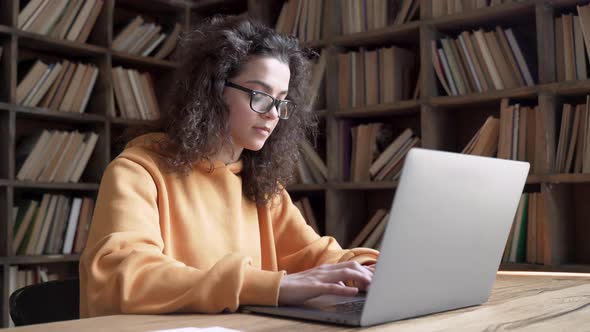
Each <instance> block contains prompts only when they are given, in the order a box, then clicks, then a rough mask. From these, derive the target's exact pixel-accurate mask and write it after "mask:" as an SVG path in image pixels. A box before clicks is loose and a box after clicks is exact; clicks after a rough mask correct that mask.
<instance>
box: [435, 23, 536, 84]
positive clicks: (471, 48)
mask: <svg viewBox="0 0 590 332" xmlns="http://www.w3.org/2000/svg"><path fill="white" fill-rule="evenodd" d="M440 44H441V46H442V47H438V46H437V44H436V42H435V41H433V42H432V58H433V62H432V63H433V66H434V70H435V73H436V76H437V77H438V79H439V82H440V83H441V85H442V86H443V89H444V90H445V92H446V93H447V95H449V96H451V95H453V96H456V95H464V94H468V93H477V92H484V91H491V90H502V89H505V88H516V87H523V86H533V85H534V84H535V82H534V79H533V76H532V74H531V72H530V70H529V67H528V64H527V62H526V60H525V57H524V55H523V53H522V51H521V48H520V46H519V44H518V42H517V40H516V38H515V36H514V33H513V31H512V29H511V28H509V29H502V28H501V27H496V29H495V31H488V32H486V31H484V30H483V29H479V30H476V31H473V32H472V33H470V32H469V31H463V32H462V33H461V34H460V35H459V36H458V37H457V38H456V39H453V38H448V37H447V38H443V39H441V40H440Z"/></svg>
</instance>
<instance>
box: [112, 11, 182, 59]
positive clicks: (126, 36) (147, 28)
mask: <svg viewBox="0 0 590 332" xmlns="http://www.w3.org/2000/svg"><path fill="white" fill-rule="evenodd" d="M180 30H181V27H180V24H178V23H176V24H175V25H174V27H173V28H172V30H171V31H169V32H168V33H164V32H162V26H160V25H158V24H155V23H153V22H146V21H145V19H144V18H143V17H141V16H137V17H135V18H134V19H133V20H131V21H130V22H129V23H128V24H127V25H126V26H125V27H124V28H123V29H122V30H121V31H119V33H118V34H117V35H116V36H115V38H114V39H113V45H112V48H113V49H114V50H116V51H121V52H127V53H131V54H135V55H141V56H153V57H154V58H156V59H164V58H165V57H167V56H168V55H169V54H170V53H172V51H173V50H174V48H175V47H176V41H177V39H178V35H179V34H180ZM156 50H157V51H156Z"/></svg>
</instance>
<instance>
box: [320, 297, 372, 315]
mask: <svg viewBox="0 0 590 332" xmlns="http://www.w3.org/2000/svg"><path fill="white" fill-rule="evenodd" d="M364 306H365V300H359V301H352V302H345V303H338V304H334V305H332V306H328V307H324V308H322V310H325V311H330V312H338V313H355V312H359V313H360V312H362V311H363V307H364Z"/></svg>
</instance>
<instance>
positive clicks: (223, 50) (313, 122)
mask: <svg viewBox="0 0 590 332" xmlns="http://www.w3.org/2000/svg"><path fill="white" fill-rule="evenodd" d="M312 54H313V52H312V51H310V50H307V49H302V48H300V47H299V42H298V40H297V39H296V38H295V37H291V36H285V35H281V34H279V33H277V32H276V31H274V30H273V29H271V28H269V27H267V26H265V25H263V24H262V23H259V22H257V21H255V20H253V19H251V18H243V17H237V16H214V17H212V18H210V19H208V20H206V21H204V22H203V23H201V24H199V25H197V26H195V27H194V28H193V29H191V30H190V31H188V32H186V33H184V34H183V35H182V36H181V38H180V41H179V45H178V48H177V50H176V53H175V56H174V58H175V60H176V62H177V63H178V67H177V70H176V72H175V76H174V83H173V85H172V87H171V88H172V90H171V91H170V93H169V95H168V98H167V100H168V102H167V104H168V106H167V107H166V108H165V111H164V112H163V113H162V114H161V117H160V119H159V120H157V121H155V122H153V123H151V124H149V125H146V126H143V127H141V128H134V129H132V130H131V131H130V132H128V134H127V135H126V136H129V137H131V136H138V135H140V134H143V133H147V132H153V131H161V132H165V133H166V134H167V136H168V138H169V140H167V141H166V142H162V143H161V144H163V146H162V148H163V149H165V150H164V151H167V152H168V153H167V154H166V157H165V160H166V163H167V166H168V167H169V168H170V169H171V170H172V171H176V172H179V173H182V174H186V173H188V171H190V170H191V168H192V165H193V164H194V163H195V162H199V161H203V160H208V161H210V162H211V161H212V160H211V158H212V157H213V155H214V154H215V153H216V152H217V151H219V150H220V149H221V147H222V146H226V145H229V144H230V142H231V137H230V134H229V132H230V131H229V126H228V119H229V109H228V107H227V105H226V104H225V102H224V100H223V97H222V96H223V90H224V84H225V81H226V80H229V79H231V78H232V77H235V76H237V75H238V74H239V72H240V70H241V68H242V66H243V65H244V64H245V63H246V62H247V61H248V60H249V59H250V58H251V57H252V56H269V57H274V58H277V59H278V60H280V61H281V62H283V63H285V64H287V65H288V66H289V69H290V71H291V77H290V81H289V92H288V96H287V99H289V100H292V101H294V102H295V103H296V104H297V111H296V112H295V113H294V114H292V115H291V116H290V117H289V119H288V120H279V122H278V124H277V126H276V128H275V130H274V131H273V133H272V135H271V136H270V137H269V138H268V139H267V141H266V143H265V144H264V146H263V148H262V149H261V150H259V151H249V150H244V151H243V152H242V154H241V160H242V162H243V165H244V167H243V169H242V188H243V193H244V194H245V195H246V197H248V198H249V199H251V200H253V201H255V202H256V204H257V205H259V206H260V205H264V204H266V203H267V202H269V200H271V199H272V198H273V197H275V196H276V195H277V194H278V193H279V192H280V190H281V187H282V186H284V185H286V184H288V183H289V182H290V181H292V180H293V171H294V167H295V164H296V162H297V159H298V158H299V142H301V141H302V140H303V139H305V138H306V137H309V138H311V139H312V140H315V137H316V133H317V118H316V116H315V115H314V114H313V113H312V112H311V104H312V100H311V98H310V97H309V96H310V93H309V86H310V84H309V83H310V82H309V81H310V76H311V73H310V72H311V69H310V68H311V64H310V61H309V58H310V57H311V56H312ZM130 133H131V134H130Z"/></svg>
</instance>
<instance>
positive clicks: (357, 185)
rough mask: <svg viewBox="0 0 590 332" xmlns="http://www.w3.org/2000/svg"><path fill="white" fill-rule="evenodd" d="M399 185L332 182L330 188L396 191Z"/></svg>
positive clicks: (390, 183)
mask: <svg viewBox="0 0 590 332" xmlns="http://www.w3.org/2000/svg"><path fill="white" fill-rule="evenodd" d="M398 184H399V182H398V181H382V182H332V183H329V187H330V188H332V189H338V190H383V189H395V188H397V185H398Z"/></svg>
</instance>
